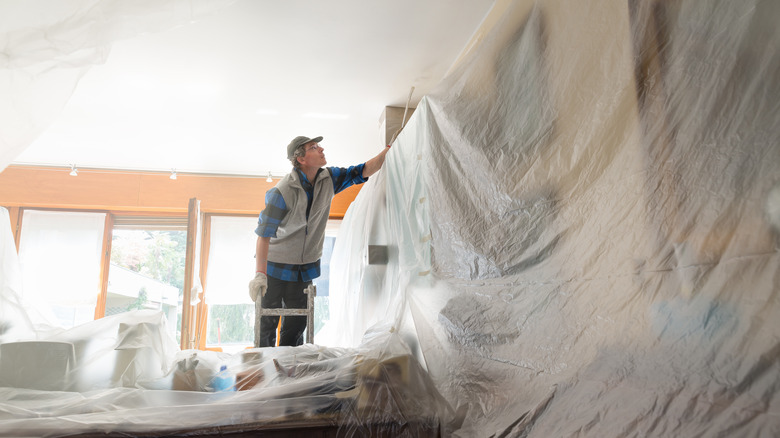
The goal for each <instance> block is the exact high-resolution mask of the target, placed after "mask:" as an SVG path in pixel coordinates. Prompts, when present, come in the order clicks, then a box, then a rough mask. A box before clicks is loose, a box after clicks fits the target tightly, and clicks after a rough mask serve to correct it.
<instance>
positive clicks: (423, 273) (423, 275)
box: [417, 269, 431, 277]
mask: <svg viewBox="0 0 780 438" xmlns="http://www.w3.org/2000/svg"><path fill="white" fill-rule="evenodd" d="M430 273H431V270H430V269H429V270H427V271H422V272H420V273H418V274H417V275H418V276H420V277H425V276H426V275H428V274H430Z"/></svg>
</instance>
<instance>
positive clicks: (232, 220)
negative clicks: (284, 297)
mask: <svg viewBox="0 0 780 438" xmlns="http://www.w3.org/2000/svg"><path fill="white" fill-rule="evenodd" d="M256 226H257V218H256V217H234V216H212V217H211V229H210V236H211V238H210V239H209V250H208V251H209V255H208V270H207V274H206V290H205V296H206V303H207V304H208V319H207V321H208V322H207V334H206V345H207V346H208V347H219V348H221V349H222V350H223V351H231V350H239V349H243V348H246V347H247V346H251V345H253V344H254V321H255V306H254V303H252V301H251V300H250V298H249V290H248V284H249V280H251V279H252V276H253V275H254V273H255V245H256V241H257V235H256V234H255V233H254V230H255V227H256Z"/></svg>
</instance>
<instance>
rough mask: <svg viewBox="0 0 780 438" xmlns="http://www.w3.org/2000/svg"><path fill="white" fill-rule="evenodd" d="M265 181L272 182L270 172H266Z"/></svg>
mask: <svg viewBox="0 0 780 438" xmlns="http://www.w3.org/2000/svg"><path fill="white" fill-rule="evenodd" d="M265 182H274V179H273V178H271V172H270V171H269V172H268V178H266V179H265Z"/></svg>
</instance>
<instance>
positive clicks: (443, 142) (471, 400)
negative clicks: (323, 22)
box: [331, 0, 780, 437]
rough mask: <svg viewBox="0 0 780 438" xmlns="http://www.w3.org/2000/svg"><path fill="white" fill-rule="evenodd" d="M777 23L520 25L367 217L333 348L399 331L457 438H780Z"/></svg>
mask: <svg viewBox="0 0 780 438" xmlns="http://www.w3.org/2000/svg"><path fill="white" fill-rule="evenodd" d="M504 4H506V3H504ZM778 22H780V3H778V2H773V1H761V0H749V1H745V2H731V1H694V0H689V1H678V2H665V1H626V2H614V1H593V2H580V3H577V2H563V1H536V2H531V1H517V2H512V3H511V4H509V5H508V6H507V7H506V9H505V11H503V13H502V14H501V16H500V18H499V19H498V21H497V23H496V25H495V26H494V27H493V30H492V31H491V32H490V33H487V34H485V35H484V36H483V39H482V43H481V44H480V45H479V46H478V47H475V48H473V49H472V50H471V52H470V53H469V54H468V56H466V58H465V60H464V61H463V62H462V63H460V64H459V66H458V67H457V68H456V69H455V70H454V71H453V72H452V73H451V74H450V75H449V76H448V78H447V79H446V80H445V81H444V83H443V84H442V85H441V86H440V87H439V88H438V89H437V90H436V91H435V92H434V93H431V94H430V95H428V96H426V97H425V98H424V99H423V100H422V101H421V102H420V104H419V105H418V106H417V108H416V111H415V113H414V115H413V118H412V120H411V121H410V122H409V124H408V125H407V126H406V128H404V131H403V132H402V133H401V134H400V135H399V137H398V140H397V142H396V144H394V145H393V148H392V149H391V151H390V153H389V154H388V159H387V162H386V164H385V168H384V171H383V172H384V174H383V176H382V177H383V178H386V181H383V182H379V183H378V184H375V185H373V186H371V185H368V186H367V187H365V188H364V189H363V190H362V191H361V193H360V195H359V196H358V199H357V200H356V201H355V203H353V205H352V206H351V207H350V212H349V213H348V215H347V217H346V218H345V220H344V223H343V226H342V232H341V234H340V236H339V241H337V244H336V249H335V250H336V253H335V254H336V255H338V256H339V257H341V258H342V259H343V260H346V262H345V263H347V265H346V266H348V268H349V269H347V270H345V271H344V272H342V275H340V276H332V285H331V287H332V289H337V290H347V291H351V292H352V293H351V294H349V295H348V296H346V297H344V298H342V299H341V301H340V302H338V304H337V307H336V308H334V305H335V304H332V306H331V314H332V315H334V318H333V320H335V321H344V322H343V324H341V326H342V330H333V331H334V332H337V333H340V334H339V336H338V337H337V338H336V341H337V342H343V343H345V344H349V343H351V342H355V341H356V340H358V339H359V338H360V334H361V333H362V330H363V329H365V326H361V325H360V324H359V323H357V322H356V321H355V320H354V319H352V320H349V321H345V320H347V319H348V318H347V316H348V315H359V316H358V318H362V320H363V321H362V322H364V323H366V324H370V323H372V322H373V321H381V320H383V319H387V320H393V324H394V325H393V328H394V329H395V330H397V331H398V332H399V333H401V334H402V337H403V338H404V339H407V340H409V345H410V346H411V347H412V348H413V349H414V351H416V354H418V355H419V357H420V360H421V362H422V363H424V364H425V365H426V368H427V369H428V371H429V373H430V375H431V377H432V378H433V380H434V382H435V383H436V387H437V389H438V390H439V391H440V392H441V393H442V394H443V395H444V397H445V398H446V399H447V400H448V401H449V402H450V404H451V407H452V409H453V412H454V413H455V416H454V418H452V419H451V420H450V425H451V427H450V428H449V429H448V433H449V432H451V433H452V435H453V436H458V437H473V436H523V437H526V436H527V437H553V436H554V437H568V436H578V437H624V436H641V437H649V436H659V437H668V436H702V437H710V436H750V437H770V436H779V435H780V324H778V323H777V321H780V299H779V294H780V269H779V268H780V255H779V254H778V248H779V247H780V129H778V127H779V126H780V104H779V103H778V102H780V27H778V26H777V23H778ZM368 184H371V182H369V183H368ZM369 189H370V190H369ZM378 199H384V200H385V205H384V206H382V205H374V204H376V201H377V200H378ZM377 209H379V210H380V211H379V212H377ZM350 215H351V216H350ZM377 216H378V217H379V218H377ZM345 230H346V231H345ZM367 245H385V246H387V248H388V254H389V255H390V262H389V263H388V264H387V265H384V266H372V265H368V266H366V265H365V257H366V249H365V248H366V246H367ZM361 257H362V259H361Z"/></svg>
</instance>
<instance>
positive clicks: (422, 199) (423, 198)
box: [420, 196, 425, 204]
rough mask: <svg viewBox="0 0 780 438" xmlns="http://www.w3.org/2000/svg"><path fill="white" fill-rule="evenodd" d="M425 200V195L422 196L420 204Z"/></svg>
mask: <svg viewBox="0 0 780 438" xmlns="http://www.w3.org/2000/svg"><path fill="white" fill-rule="evenodd" d="M423 202H425V196H423V197H422V198H420V204H422V203H423Z"/></svg>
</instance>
